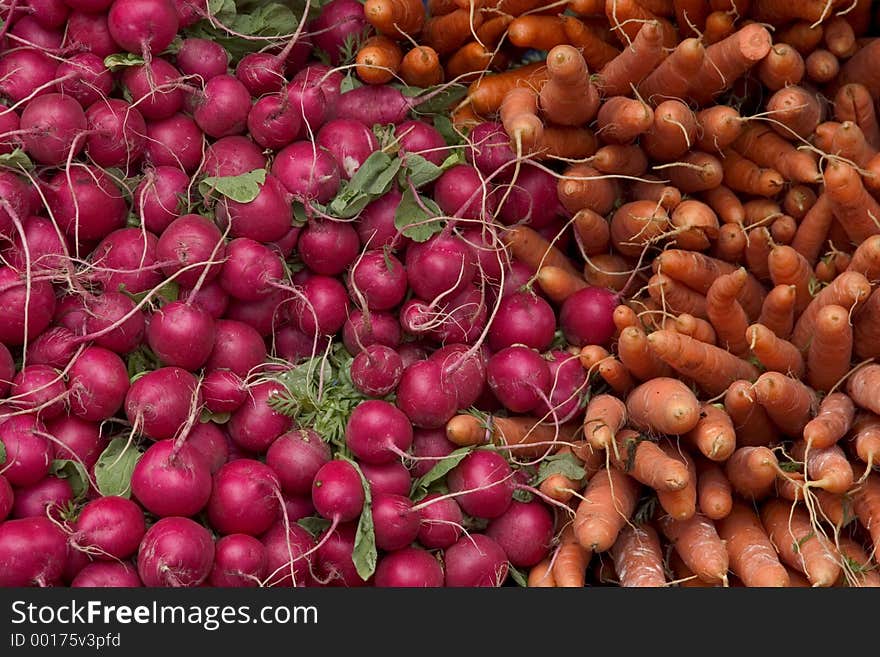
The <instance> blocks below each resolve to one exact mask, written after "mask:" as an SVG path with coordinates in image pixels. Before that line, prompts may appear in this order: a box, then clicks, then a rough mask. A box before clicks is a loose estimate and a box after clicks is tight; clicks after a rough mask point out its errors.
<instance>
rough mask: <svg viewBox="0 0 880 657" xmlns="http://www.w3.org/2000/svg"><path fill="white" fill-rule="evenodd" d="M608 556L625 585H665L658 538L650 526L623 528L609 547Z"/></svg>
mask: <svg viewBox="0 0 880 657" xmlns="http://www.w3.org/2000/svg"><path fill="white" fill-rule="evenodd" d="M611 558H612V560H613V561H614V569H615V570H616V571H617V575H618V578H619V581H620V586H622V587H624V588H629V587H658V586H664V585H665V584H666V574H665V571H664V568H663V550H662V549H661V547H660V538H659V537H658V536H657V532H656V531H655V530H654V528H653V527H652V526H651V525H640V526H638V527H636V526H634V525H627V526H626V527H624V528H623V529H622V530H621V532H620V534H618V536H617V540H616V541H615V542H614V545H612V546H611Z"/></svg>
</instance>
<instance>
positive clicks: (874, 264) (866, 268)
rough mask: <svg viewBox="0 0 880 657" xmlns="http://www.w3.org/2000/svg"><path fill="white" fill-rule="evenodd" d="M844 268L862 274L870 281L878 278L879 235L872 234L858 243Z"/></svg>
mask: <svg viewBox="0 0 880 657" xmlns="http://www.w3.org/2000/svg"><path fill="white" fill-rule="evenodd" d="M846 269H847V270H849V271H857V272H859V273H860V274H864V276H865V278H867V279H868V280H869V281H870V282H871V283H874V282H876V281H877V280H878V279H880V235H872V236H871V237H869V238H868V239H866V240H865V241H864V242H862V243H861V244H859V245H858V246H857V247H856V250H855V251H854V252H853V254H852V259H851V260H850V262H849V264H848V265H847V266H846Z"/></svg>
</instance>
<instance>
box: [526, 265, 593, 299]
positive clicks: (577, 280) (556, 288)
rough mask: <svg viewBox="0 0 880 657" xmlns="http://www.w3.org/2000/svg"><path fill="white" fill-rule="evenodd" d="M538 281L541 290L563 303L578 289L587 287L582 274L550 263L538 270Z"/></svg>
mask: <svg viewBox="0 0 880 657" xmlns="http://www.w3.org/2000/svg"><path fill="white" fill-rule="evenodd" d="M537 281H538V285H539V286H540V287H541V290H543V292H544V293H545V294H546V295H547V296H548V297H550V299H551V300H552V301H554V302H556V303H562V302H563V301H565V300H566V299H567V298H568V297H570V296H571V295H572V294H574V293H575V292H577V291H578V290H582V289H583V288H585V287H587V283H586V281H585V280H584V279H583V277H582V276H581V275H580V274H572V273H571V272H569V271H566V270H565V269H562V268H561V267H553V266H550V265H547V266H544V267H541V268H540V269H539V270H538V273H537Z"/></svg>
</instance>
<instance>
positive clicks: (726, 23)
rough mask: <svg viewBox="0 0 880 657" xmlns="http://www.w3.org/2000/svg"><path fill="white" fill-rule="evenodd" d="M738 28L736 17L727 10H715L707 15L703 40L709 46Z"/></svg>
mask: <svg viewBox="0 0 880 657" xmlns="http://www.w3.org/2000/svg"><path fill="white" fill-rule="evenodd" d="M735 29H736V23H735V22H734V17H733V15H732V14H731V13H730V12H727V11H713V12H712V13H710V14H709V15H708V16H706V27H705V29H704V30H703V41H704V42H705V43H706V45H707V46H711V45H712V44H713V43H718V42H719V41H723V40H724V39H726V38H727V37H729V36H730V35H731V34H733V32H734V30H735Z"/></svg>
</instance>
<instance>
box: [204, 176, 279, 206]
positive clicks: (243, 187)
mask: <svg viewBox="0 0 880 657" xmlns="http://www.w3.org/2000/svg"><path fill="white" fill-rule="evenodd" d="M264 182H266V170H265V169H254V170H253V171H248V172H247V173H242V174H239V175H237V176H208V177H206V178H203V179H202V181H201V182H200V183H199V194H201V195H202V196H203V197H205V199H208V198H210V197H212V196H214V195H215V194H219V195H221V196H225V197H226V198H228V199H231V200H233V201H236V202H237V203H250V202H251V201H253V200H254V199H255V198H257V196H258V195H259V193H260V188H261V187H262V185H263V183H264Z"/></svg>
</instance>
